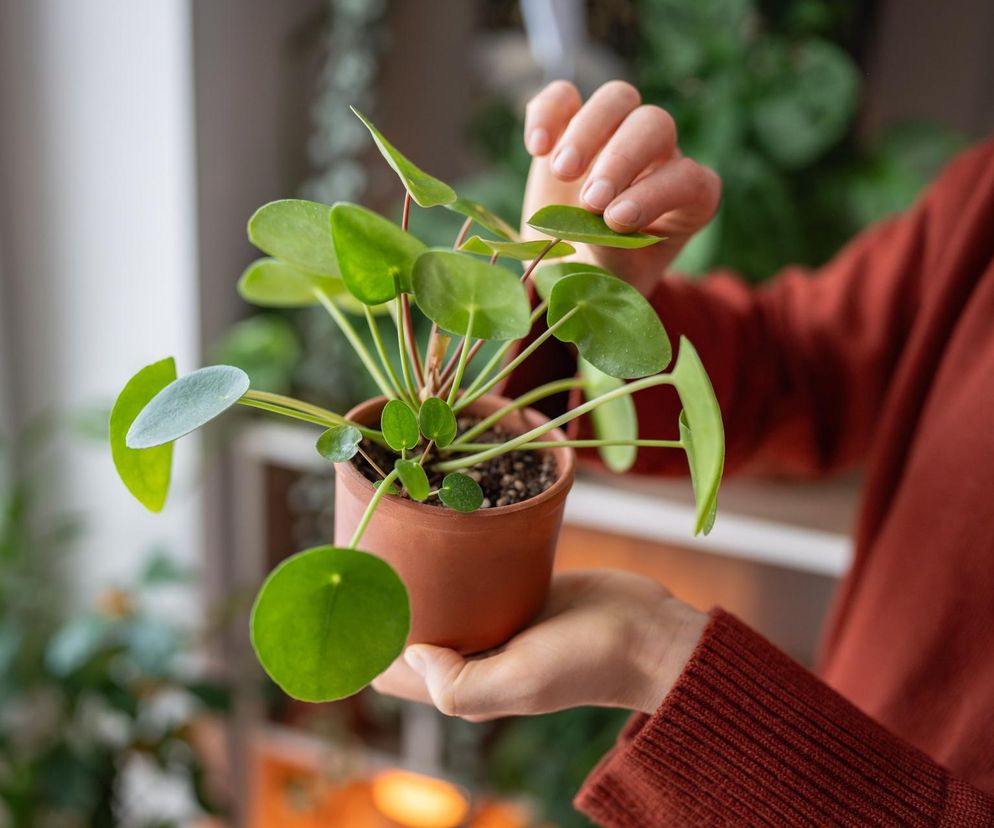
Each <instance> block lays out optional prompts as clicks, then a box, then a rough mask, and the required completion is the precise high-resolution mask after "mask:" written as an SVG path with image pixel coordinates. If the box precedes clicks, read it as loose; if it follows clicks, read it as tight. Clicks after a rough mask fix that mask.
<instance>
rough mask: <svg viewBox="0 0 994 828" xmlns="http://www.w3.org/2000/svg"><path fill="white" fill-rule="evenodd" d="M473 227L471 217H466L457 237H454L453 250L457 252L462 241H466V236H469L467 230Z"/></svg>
mask: <svg viewBox="0 0 994 828" xmlns="http://www.w3.org/2000/svg"><path fill="white" fill-rule="evenodd" d="M472 226H473V219H472V217H471V216H470V217H467V218H466V221H464V222H463V223H462V227H460V228H459V235H458V236H456V241H455V244H453V245H452V249H453V250H458V249H459V247H460V246H461V245H462V243H463V242H464V241H466V236H468V235H469V228H470V227H472Z"/></svg>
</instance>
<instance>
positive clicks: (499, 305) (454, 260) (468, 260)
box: [413, 250, 531, 339]
mask: <svg viewBox="0 0 994 828" xmlns="http://www.w3.org/2000/svg"><path fill="white" fill-rule="evenodd" d="M413 282H414V296H415V298H416V299H417V303H418V307H419V308H421V310H422V311H423V312H424V314H425V316H427V317H428V318H429V319H431V320H432V321H433V322H436V323H438V325H439V327H441V328H443V329H444V330H446V331H448V332H449V333H452V334H458V335H463V334H465V333H466V332H467V329H469V323H470V317H471V316H472V321H473V326H472V328H471V329H469V335H470V336H472V337H474V338H476V339H519V338H521V337H523V336H525V335H527V333H528V329H529V327H530V326H529V324H528V321H529V316H530V315H531V309H530V307H529V305H528V295H527V293H526V292H525V288H524V285H522V284H521V280H520V279H519V278H518V277H517V276H515V275H514V274H513V273H511V271H510V270H505V269H504V268H502V267H495V266H494V265H490V264H487V263H486V262H482V261H480V260H479V259H476V258H474V257H473V256H469V255H467V254H465V253H456V252H453V251H451V250H429V251H428V252H426V253H422V254H421V255H420V256H418V260H417V261H416V262H415V263H414V278H413Z"/></svg>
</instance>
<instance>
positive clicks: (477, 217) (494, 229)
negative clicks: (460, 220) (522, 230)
mask: <svg viewBox="0 0 994 828" xmlns="http://www.w3.org/2000/svg"><path fill="white" fill-rule="evenodd" d="M445 206H446V207H447V208H448V209H449V210H452V212H454V213H459V214H461V215H464V216H466V218H471V219H473V221H475V222H476V223H477V224H479V225H480V226H481V227H484V228H486V229H487V230H489V231H490V232H491V233H496V234H497V235H498V236H500V237H501V238H502V239H506V240H507V241H515V240H516V239H517V238H518V234H517V232H516V231H515V229H514V228H513V227H511V225H510V224H508V223H507V222H506V221H504V219H502V218H501V217H500V216H498V215H497V214H496V213H495V212H493V211H492V210H488V209H487V208H486V207H484V206H483V205H482V204H479V203H477V202H475V201H473V200H471V199H468V198H463V197H462V196H460V197H459V198H457V199H456V200H455V201H453V202H452V203H451V204H446V205H445Z"/></svg>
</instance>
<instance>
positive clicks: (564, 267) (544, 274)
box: [532, 262, 613, 299]
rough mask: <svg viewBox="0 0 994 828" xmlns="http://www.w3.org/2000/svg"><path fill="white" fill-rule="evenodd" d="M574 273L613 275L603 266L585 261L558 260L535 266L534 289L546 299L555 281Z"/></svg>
mask: <svg viewBox="0 0 994 828" xmlns="http://www.w3.org/2000/svg"><path fill="white" fill-rule="evenodd" d="M574 273H604V274H606V275H608V276H611V275H613V274H611V273H609V272H608V271H606V270H605V269H604V268H603V267H597V265H592V264H586V263H585V262H558V263H556V264H547V265H540V266H539V267H538V268H536V270H535V275H534V276H533V277H532V278H533V279H534V282H535V290H536V291H538V295H539V296H540V297H542V298H543V299H548V298H549V296H550V295H551V294H552V289H553V288H554V287H555V286H556V282H558V281H559V280H560V279H565V278H566V277H567V276H572V275H573V274H574Z"/></svg>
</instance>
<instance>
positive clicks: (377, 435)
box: [239, 390, 386, 445]
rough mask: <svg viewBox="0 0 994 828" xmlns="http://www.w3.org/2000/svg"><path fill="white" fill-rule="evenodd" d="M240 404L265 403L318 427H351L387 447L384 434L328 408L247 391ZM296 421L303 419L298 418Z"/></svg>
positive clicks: (277, 412)
mask: <svg viewBox="0 0 994 828" xmlns="http://www.w3.org/2000/svg"><path fill="white" fill-rule="evenodd" d="M239 402H240V403H243V404H245V405H248V404H250V403H263V404H265V405H268V406H270V407H269V408H267V409H265V410H267V411H273V412H274V413H276V414H283V413H285V412H287V411H291V412H294V413H296V414H307V415H308V416H310V418H311V419H310V420H308V422H313V423H315V424H316V425H323V426H329V427H330V426H335V425H350V426H352V427H353V428H355V429H356V430H357V431H358V432H359V433H360V434H362V435H363V436H364V437H368V438H369V439H370V440H372V441H373V442H374V443H379V444H380V445H386V441H385V440H384V439H383V433H382V432H380V431H377V430H376V429H375V428H369V427H367V426H364V425H360V424H359V423H357V422H354V421H353V420H350V419H348V418H347V417H343V416H342V415H341V414H336V413H335V412H334V411H329V410H328V409H327V408H321V407H320V406H317V405H312V404H311V403H307V402H303V401H302V400H296V399H294V398H293V397H286V396H284V395H283V394H274V393H272V392H271V391H255V390H252V391H246V392H245V396H244V397H242V399H240V400H239ZM254 407H255V408H261V407H262V406H260V405H255V406H254ZM276 409H280V410H276ZM288 416H289V415H288ZM296 419H301V418H300V417H297V418H296Z"/></svg>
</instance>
